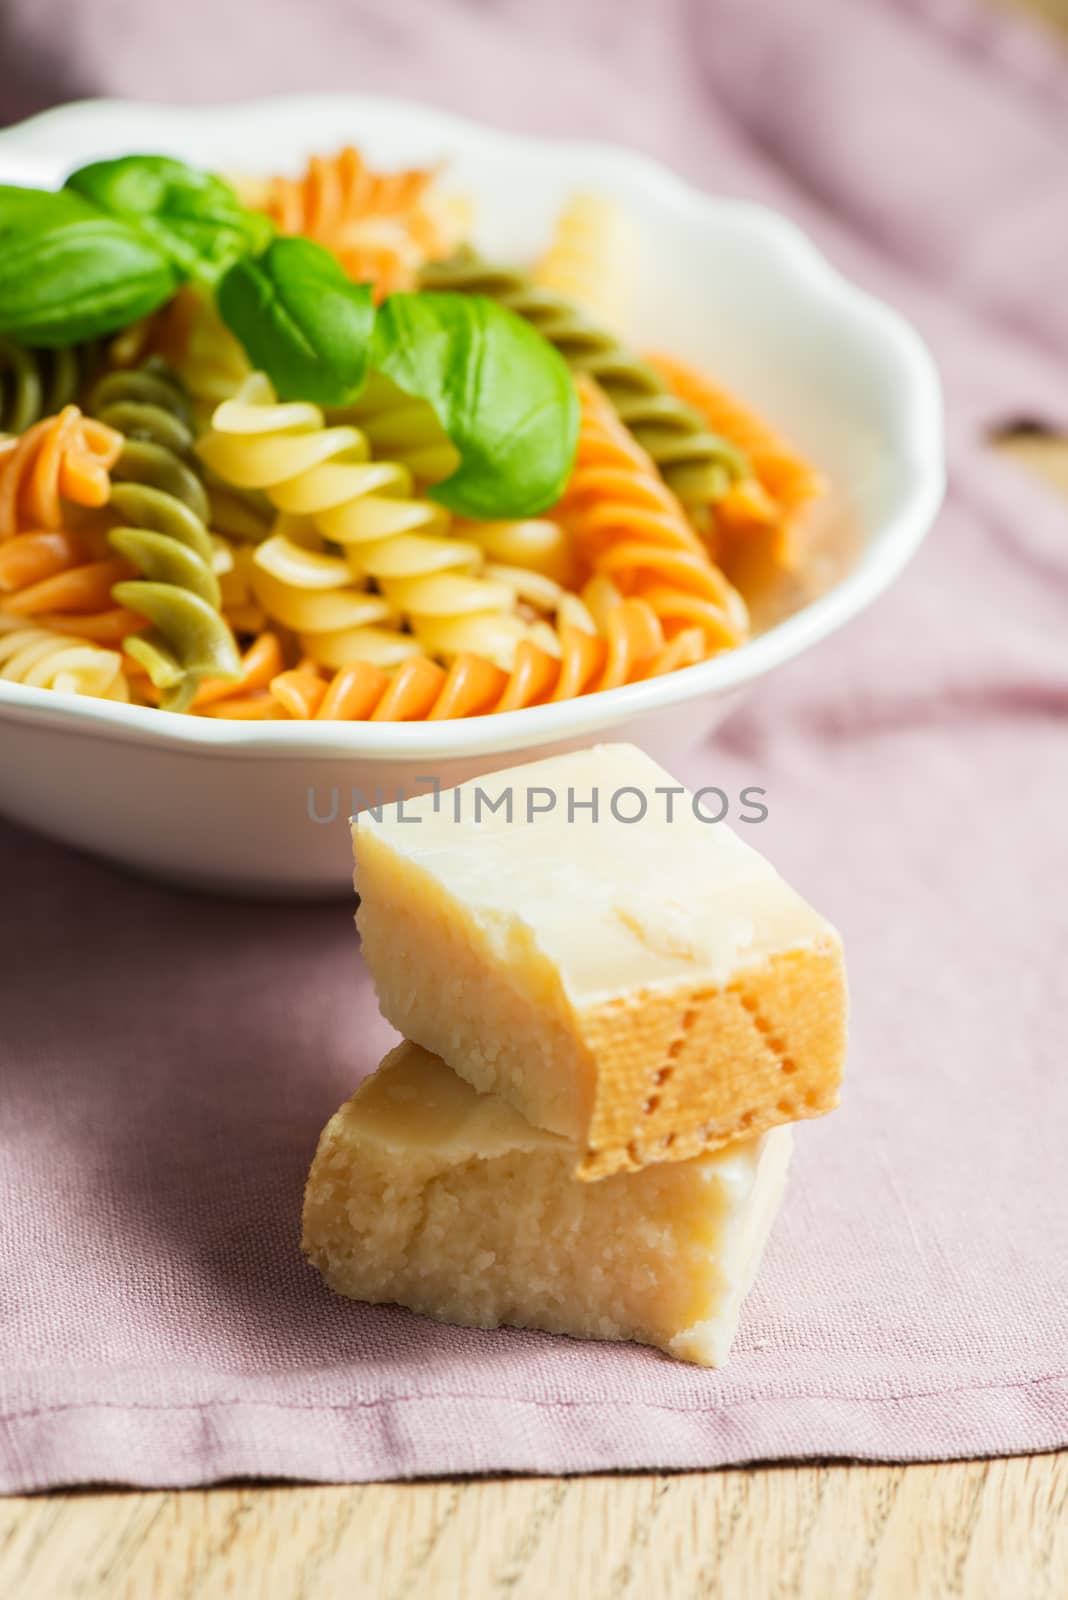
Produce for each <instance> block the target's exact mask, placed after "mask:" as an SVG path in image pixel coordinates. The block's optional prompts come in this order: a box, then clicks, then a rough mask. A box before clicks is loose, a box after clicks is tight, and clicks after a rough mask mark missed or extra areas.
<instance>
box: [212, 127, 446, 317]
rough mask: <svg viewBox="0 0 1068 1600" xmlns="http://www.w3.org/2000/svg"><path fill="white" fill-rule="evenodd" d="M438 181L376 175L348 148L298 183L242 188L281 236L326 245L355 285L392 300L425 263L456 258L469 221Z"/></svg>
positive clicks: (427, 172)
mask: <svg viewBox="0 0 1068 1600" xmlns="http://www.w3.org/2000/svg"><path fill="white" fill-rule="evenodd" d="M436 178H437V170H436V169H435V168H433V167H414V168H410V169H408V170H407V171H403V172H375V171H374V170H373V169H372V168H370V167H369V166H368V165H367V163H366V162H365V161H364V159H363V157H362V155H361V154H360V152H359V151H358V150H356V149H353V148H352V146H346V148H345V149H343V150H339V151H337V152H336V154H334V155H330V156H312V158H311V160H310V161H309V162H308V165H307V167H306V168H305V170H304V172H303V173H302V174H301V175H300V177H298V178H285V177H273V178H268V179H267V180H266V181H265V182H264V183H262V184H257V183H249V182H242V181H240V180H239V182H238V188H239V190H240V191H241V193H242V195H243V198H244V199H245V200H246V201H247V203H249V204H252V205H255V206H256V207H257V208H258V209H259V210H261V211H265V212H266V213H267V215H268V216H269V217H270V218H271V219H272V221H273V222H274V223H275V226H276V227H277V228H278V231H279V232H280V233H286V234H292V233H299V234H303V235H304V236H305V237H306V238H309V239H314V240H315V241H316V242H317V243H318V244H321V245H325V246H326V248H327V249H328V250H332V251H333V253H334V254H335V255H336V256H337V257H338V260H339V261H340V262H341V264H342V266H343V267H344V268H345V271H346V272H347V273H348V274H349V276H350V277H351V278H354V279H356V280H357V281H358V282H361V283H363V282H367V283H372V284H374V286H375V288H376V291H377V292H378V294H379V295H380V296H385V295H387V294H391V293H392V292H393V291H394V290H397V289H410V288H412V287H413V285H414V282H415V274H416V273H417V272H418V270H419V268H420V267H421V266H422V264H423V263H424V262H425V261H434V260H437V259H439V258H440V257H441V256H445V255H448V254H449V252H450V251H451V250H453V249H454V248H455V247H456V245H457V243H458V242H459V236H460V233H461V231H462V227H463V223H464V222H465V221H466V218H465V217H464V215H463V211H462V209H461V208H460V207H459V206H458V205H457V203H456V202H455V201H448V200H445V199H444V198H443V197H441V196H440V195H439V194H438V193H437V192H436V190H435V180H436Z"/></svg>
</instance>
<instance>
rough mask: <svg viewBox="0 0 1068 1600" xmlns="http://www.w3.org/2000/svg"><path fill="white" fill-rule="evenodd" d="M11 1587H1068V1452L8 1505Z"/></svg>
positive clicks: (127, 1598) (511, 1598)
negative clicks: (1000, 1458) (934, 1462)
mask: <svg viewBox="0 0 1068 1600" xmlns="http://www.w3.org/2000/svg"><path fill="white" fill-rule="evenodd" d="M0 1595H3V1596H5V1600H45V1597H47V1600H52V1597H55V1600H58V1597H61V1596H68V1595H70V1596H75V1595H77V1596H78V1597H79V1600H105V1597H106V1600H147V1597H152V1600H159V1597H166V1600H217V1597H218V1600H223V1597H226V1600H232V1597H235V1596H236V1597H238V1600H268V1597H270V1600H273V1597H275V1596H287V1597H288V1596H293V1597H296V1596H299V1597H301V1600H326V1597H332V1596H340V1595H346V1596H349V1595H351V1596H357V1597H359V1600H365V1597H366V1600H372V1597H373V1600H379V1597H381V1600H409V1597H410V1596H413V1595H417V1596H420V1597H421V1596H439V1595H440V1596H457V1597H460V1596H463V1597H474V1600H544V1597H545V1596H546V1595H552V1596H554V1597H560V1600H566V1597H568V1596H572V1595H574V1596H582V1597H583V1600H647V1597H657V1600H675V1597H679V1600H683V1597H691V1596H692V1597H694V1600H698V1597H703V1596H718V1595H722V1596H725V1597H728V1600H750V1597H761V1600H763V1597H769V1600H770V1597H775V1600H1016V1597H1018V1600H1064V1597H1065V1595H1068V1453H1066V1454H1061V1455H1057V1456H1028V1457H1023V1458H1020V1459H1016V1460H1011V1461H989V1462H986V1461H978V1462H965V1463H958V1464H939V1465H934V1466H910V1467H901V1466H897V1467H862V1466H804V1467H765V1468H748V1469H740V1470H732V1471H725V1472H713V1473H705V1474H700V1473H686V1474H680V1475H678V1476H670V1477H667V1476H634V1477H610V1478H604V1477H602V1478H573V1479H570V1480H560V1479H513V1480H506V1481H501V1482H488V1481H470V1482H466V1483H454V1482H440V1483H439V1482H435V1483H421V1484H386V1485H368V1486H366V1487H358V1488H312V1489H308V1488H262V1487H244V1488H228V1489H214V1490H207V1491H199V1490H187V1491H186V1492H184V1493H177V1494H138V1493H124V1494H76V1495H65V1496H42V1497H40V1498H38V1499H14V1500H8V1501H6V1502H4V1501H0Z"/></svg>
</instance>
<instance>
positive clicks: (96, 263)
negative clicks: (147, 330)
mask: <svg viewBox="0 0 1068 1600" xmlns="http://www.w3.org/2000/svg"><path fill="white" fill-rule="evenodd" d="M177 287H178V277H177V274H176V273H175V271H174V268H173V267H172V266H171V263H170V262H169V261H168V260H167V257H166V256H165V255H163V254H161V252H160V251H159V250H158V249H157V248H156V246H155V245H154V244H152V242H151V241H150V240H148V239H146V238H144V237H143V236H142V235H141V234H140V233H138V232H137V230H136V229H133V228H130V227H127V226H126V224H125V223H122V222H118V221H116V220H115V219H114V218H111V217H105V216H101V214H100V212H99V211H97V210H96V208H95V207H94V206H92V205H90V204H89V202H88V201H87V200H84V199H82V198H81V197H80V196H79V195H75V194H71V193H66V192H64V191H60V192H59V193H58V194H53V193H51V192H50V191H48V190H42V189H15V188H12V187H0V333H2V334H9V335H11V336H12V337H13V338H15V339H17V340H18V341H20V342H21V343H23V344H35V345H46V346H50V347H59V346H62V345H70V344H78V343H80V342H81V340H83V339H95V338H98V337H100V336H101V335H103V334H108V333H115V332H116V331H117V330H118V329H119V328H123V327H126V326H127V325H128V324H129V323H131V322H135V321H136V320H137V319H138V317H144V316H147V315H148V313H149V312H150V311H155V310H156V309H157V307H158V306H161V305H163V303H164V302H165V301H166V300H169V299H170V297H171V295H172V294H173V293H174V292H175V290H176V289H177Z"/></svg>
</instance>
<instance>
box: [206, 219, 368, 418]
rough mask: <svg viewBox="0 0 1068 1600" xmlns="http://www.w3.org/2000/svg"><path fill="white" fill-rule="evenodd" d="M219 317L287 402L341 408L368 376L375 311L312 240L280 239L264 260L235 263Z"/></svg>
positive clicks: (364, 292) (363, 290)
mask: <svg viewBox="0 0 1068 1600" xmlns="http://www.w3.org/2000/svg"><path fill="white" fill-rule="evenodd" d="M218 304H219V312H220V314H221V316H222V319H223V321H224V322H225V323H226V325H227V327H228V328H229V329H230V331H231V333H234V334H236V336H237V338H238V339H240V341H241V343H242V344H243V345H244V347H245V350H246V352H247V354H248V357H249V359H250V361H251V362H252V364H253V366H255V367H258V368H259V369H260V371H262V372H266V374H267V376H268V377H269V378H270V380H271V382H272V384H273V385H274V388H275V390H276V392H277V394H278V396H279V398H280V399H283V400H312V401H314V402H315V403H316V404H317V405H322V406H341V405H345V404H346V403H347V402H348V401H351V400H353V399H354V398H355V396H356V395H357V394H358V392H359V390H360V389H361V388H362V386H363V383H364V379H365V378H366V376H367V367H368V359H369V356H370V352H371V335H372V330H373V328H374V320H375V308H374V300H373V297H372V294H371V288H370V285H369V284H366V283H353V282H352V281H351V279H350V278H349V277H348V276H347V275H346V273H345V271H344V269H343V268H342V267H341V265H340V263H339V262H338V261H337V259H336V257H334V256H332V255H331V254H330V252H329V251H328V250H324V249H323V248H322V246H321V245H317V244H313V243H312V241H311V240H310V239H300V238H280V239H275V240H274V241H273V242H272V243H271V244H270V246H269V247H268V248H267V250H266V251H265V252H264V254H263V255H262V256H260V257H259V259H258V260H252V259H249V258H245V259H243V260H240V261H236V262H235V263H234V264H233V265H232V266H231V267H230V268H229V270H228V271H227V272H226V274H225V276H224V277H223V278H222V280H221V281H220V283H219V289H218Z"/></svg>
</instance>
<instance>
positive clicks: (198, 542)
mask: <svg viewBox="0 0 1068 1600" xmlns="http://www.w3.org/2000/svg"><path fill="white" fill-rule="evenodd" d="M88 407H89V410H90V411H91V412H92V413H93V414H94V415H95V416H97V417H98V418H99V419H100V420H101V421H102V422H104V423H107V424H109V425H110V426H111V427H112V428H114V429H115V430H117V431H118V433H119V434H121V435H124V436H125V438H124V443H123V445H122V453H121V455H120V456H119V458H118V461H117V462H116V463H115V465H114V467H113V469H112V473H111V478H112V482H111V493H110V496H109V505H110V508H111V511H112V513H113V514H117V516H118V518H119V519H121V520H120V521H119V522H118V523H117V525H116V526H113V527H112V528H111V530H110V532H109V533H108V543H109V545H110V546H111V548H112V549H113V550H114V551H115V552H116V553H117V554H118V555H119V556H121V557H122V558H124V560H125V561H127V562H129V563H130V565H131V566H132V567H133V568H134V569H136V570H137V571H138V572H140V573H141V575H142V576H141V577H140V578H136V579H126V580H124V581H120V582H118V583H117V584H116V585H115V586H114V588H113V589H112V597H113V599H114V600H115V601H116V602H117V603H118V605H119V606H121V607H126V608H128V609H129V610H130V611H132V612H134V613H136V614H138V615H140V616H143V617H144V618H146V619H147V621H148V622H149V623H150V624H151V625H152V627H151V631H150V632H149V633H147V634H145V635H144V636H141V635H133V636H131V637H129V638H127V639H126V640H124V647H125V649H126V650H127V652H128V654H129V655H130V656H132V657H133V658H134V660H136V661H137V662H139V663H140V664H141V665H142V666H143V667H144V668H145V669H146V670H147V672H148V675H149V678H150V679H151V681H152V683H153V684H154V685H155V686H156V687H157V688H158V689H160V690H161V691H162V694H161V699H160V705H161V706H162V707H163V709H164V710H168V711H184V710H186V709H187V708H188V706H189V704H190V703H191V701H192V699H193V696H194V695H195V693H196V689H197V685H198V684H199V682H200V681H201V679H202V678H204V677H209V676H210V677H225V676H230V675H232V676H234V677H236V676H237V675H238V673H239V671H240V662H239V660H238V654H237V647H236V644H235V642H234V638H233V635H232V633H231V631H230V629H229V627H228V626H227V624H226V622H225V621H224V620H223V618H222V616H221V615H220V604H221V599H222V596H221V593H220V589H219V582H218V579H217V578H216V576H215V572H214V558H215V547H214V545H213V542H212V538H211V535H210V534H209V532H208V530H207V526H206V519H207V516H208V509H209V508H208V499H207V494H206V492H205V489H204V486H203V483H202V482H201V480H200V477H199V475H198V474H197V472H196V471H195V470H194V469H193V467H192V466H191V465H190V456H191V446H192V440H193V435H192V431H191V421H192V419H191V416H190V412H189V406H188V401H187V399H186V397H185V395H184V394H183V393H182V390H181V389H180V387H179V386H178V384H177V382H176V380H175V379H174V377H173V375H172V374H171V373H170V371H169V369H168V368H167V367H166V366H165V364H164V363H162V362H161V361H159V360H158V358H154V357H153V358H150V359H149V360H148V361H146V362H145V363H143V364H142V366H140V367H139V368H137V369H136V370H134V371H130V372H113V373H109V374H108V375H107V376H106V377H104V378H102V379H101V380H100V381H99V382H98V383H97V384H96V386H95V387H94V389H93V390H92V392H91V394H90V396H89V400H88ZM194 459H195V458H194Z"/></svg>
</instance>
